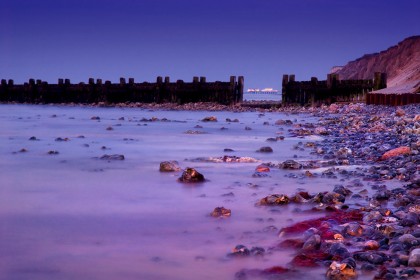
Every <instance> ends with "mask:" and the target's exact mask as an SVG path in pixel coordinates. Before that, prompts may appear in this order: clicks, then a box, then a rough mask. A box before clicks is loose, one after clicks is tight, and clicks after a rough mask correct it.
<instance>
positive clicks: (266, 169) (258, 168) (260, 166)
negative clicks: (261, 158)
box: [255, 164, 270, 172]
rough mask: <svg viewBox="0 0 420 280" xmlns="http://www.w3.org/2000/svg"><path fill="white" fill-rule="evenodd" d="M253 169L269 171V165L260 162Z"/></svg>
mask: <svg viewBox="0 0 420 280" xmlns="http://www.w3.org/2000/svg"><path fill="white" fill-rule="evenodd" d="M255 171H257V172H270V167H268V166H267V165H264V164H261V165H258V166H257V167H256V168H255Z"/></svg>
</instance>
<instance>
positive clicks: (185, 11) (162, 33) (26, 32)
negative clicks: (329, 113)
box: [0, 0, 420, 88]
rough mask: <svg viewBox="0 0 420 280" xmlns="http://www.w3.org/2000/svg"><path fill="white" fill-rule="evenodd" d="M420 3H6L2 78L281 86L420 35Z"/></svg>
mask: <svg viewBox="0 0 420 280" xmlns="http://www.w3.org/2000/svg"><path fill="white" fill-rule="evenodd" d="M419 11H420V1H419V0H399V1H395V0H352V1H350V0H196V1H193V0H114V1H111V0H101V1H100V0H36V1H35V0H1V1H0V78H2V79H14V80H15V83H23V82H25V81H28V80H29V78H35V79H42V80H45V81H48V82H50V83H57V79H58V78H69V79H71V81H72V82H82V81H83V82H87V81H88V78H90V77H92V78H102V79H104V80H111V81H112V82H117V81H118V80H119V78H120V77H126V78H129V77H133V78H135V81H136V82H143V81H150V82H152V81H155V80H156V77H157V76H170V77H171V81H175V80H177V79H183V80H184V81H192V77H193V76H205V77H207V80H208V81H215V80H221V81H227V80H229V76H231V75H236V76H238V75H243V76H245V88H253V87H259V88H263V87H274V88H280V87H281V78H282V75H283V74H286V73H294V74H295V75H296V79H297V80H308V79H310V77H311V76H316V77H318V78H320V79H325V78H326V74H327V73H328V71H329V70H330V68H331V67H332V66H334V65H344V64H345V63H347V62H348V61H350V60H354V59H356V58H358V57H360V56H362V55H363V54H366V53H373V52H378V51H381V50H384V49H387V48H388V47H390V46H392V45H395V44H396V43H398V42H399V41H401V40H403V39H404V38H406V37H409V36H413V35H419V34H420V17H419Z"/></svg>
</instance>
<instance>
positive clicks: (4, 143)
mask: <svg viewBox="0 0 420 280" xmlns="http://www.w3.org/2000/svg"><path fill="white" fill-rule="evenodd" d="M93 116H98V117H99V118H100V119H99V120H93V119H92V117H93ZM207 116H216V117H217V119H218V122H202V121H201V120H202V119H203V118H204V117H207ZM154 117H155V118H158V119H159V120H161V119H163V118H165V119H167V120H168V121H153V122H149V121H144V119H151V118H154ZM226 118H230V119H238V120H239V122H230V123H229V122H226V121H225V119H226ZM279 119H291V120H293V121H294V122H295V123H301V122H303V121H316V120H315V119H313V118H310V117H308V116H305V115H284V114H279V113H266V114H259V113H257V112H247V113H232V112H186V111H181V112H178V111H148V110H140V109H121V108H89V107H60V106H35V105H31V106H29V105H0V123H1V130H0V147H1V149H0V166H1V168H0V179H1V186H0V236H1V238H0V248H1V249H0V279H233V278H234V275H235V273H236V272H237V271H238V270H240V269H243V268H262V269H263V268H268V267H270V266H273V265H284V266H286V265H287V263H288V262H290V260H291V259H292V257H293V252H289V251H274V252H273V253H271V254H268V255H266V256H264V257H262V258H253V257H250V258H241V259H229V258H227V257H226V255H227V254H228V253H229V252H230V251H231V250H232V248H234V247H235V246H236V245H238V244H243V245H245V246H248V247H249V248H251V247H253V246H261V247H263V248H265V249H268V248H270V247H273V246H275V245H276V244H277V242H278V241H279V239H278V236H277V234H278V230H279V229H280V228H282V227H284V226H287V225H290V224H292V223H293V222H296V221H300V220H304V219H307V218H308V216H307V215H303V214H299V211H298V210H299V209H297V206H290V207H282V208H274V209H273V208H264V207H256V206H255V203H256V202H257V201H258V200H259V199H261V198H262V197H264V196H267V195H269V194H272V193H285V194H289V195H290V194H293V193H294V192H295V191H296V189H298V188H302V189H306V190H308V191H310V192H316V191H321V190H328V189H331V188H332V186H333V185H334V184H336V183H337V182H335V181H333V180H328V179H327V180H326V179H322V178H316V179H309V180H308V179H293V178H289V177H290V176H287V175H288V174H290V171H283V170H272V171H271V172H270V173H269V177H266V178H254V177H252V175H253V173H254V170H255V167H256V166H257V165H258V164H259V163H229V164H228V163H208V162H194V161H191V159H194V158H197V157H219V156H223V155H224V154H225V153H224V152H223V150H224V149H225V148H231V149H233V150H234V151H235V152H233V153H231V155H236V156H249V157H254V158H257V159H259V160H260V161H261V162H267V161H273V162H279V161H283V160H286V159H290V158H292V157H293V156H296V157H297V158H298V159H307V158H309V157H310V156H309V154H308V152H307V151H298V150H295V149H293V147H294V145H296V144H297V142H299V141H307V140H308V139H307V140H302V139H296V138H290V137H288V135H287V129H288V127H281V126H277V125H274V123H275V121H276V120H279ZM264 123H265V124H264ZM267 123H268V125H267ZM197 126H201V127H202V128H198V127H197ZM245 127H250V128H251V130H246V129H245ZM109 128H112V130H111V129H109ZM188 130H194V131H201V132H204V133H205V134H194V135H191V134H186V133H185V132H186V131H188ZM278 135H284V136H286V138H285V140H284V141H278V142H275V143H271V142H270V143H269V142H266V139H267V138H268V137H275V136H278ZM32 136H35V137H36V138H37V140H36V141H31V140H29V138H30V137H32ZM58 137H61V138H62V139H65V138H68V140H67V141H56V139H57V138H58ZM309 140H310V139H309ZM268 145H269V146H271V147H272V148H273V150H274V152H273V153H271V154H261V153H257V152H256V150H257V149H259V148H260V147H262V146H268ZM21 149H26V150H27V152H19V151H20V150H21ZM48 151H58V152H59V154H57V155H49V154H48ZM104 154H123V155H124V156H125V160H124V161H112V162H108V161H104V160H100V159H98V157H101V156H102V155H104ZM165 160H177V161H178V162H179V163H180V165H181V167H183V168H186V167H194V168H196V169H197V170H198V171H199V172H201V173H202V174H203V175H204V176H205V177H206V178H207V179H208V181H207V182H205V183H203V184H201V185H185V184H181V183H178V182H177V178H178V177H179V176H180V173H160V172H159V171H158V169H159V163H160V162H161V161H165ZM299 172H301V171H298V173H295V174H296V175H299ZM218 206H224V207H226V208H230V209H231V210H232V216H231V217H230V218H228V219H214V218H211V217H210V216H209V213H210V212H211V211H212V210H213V209H214V208H215V207H218ZM300 278H301V279H305V276H302V277H300ZM306 278H308V277H306ZM311 279H323V275H322V271H316V273H313V274H311Z"/></svg>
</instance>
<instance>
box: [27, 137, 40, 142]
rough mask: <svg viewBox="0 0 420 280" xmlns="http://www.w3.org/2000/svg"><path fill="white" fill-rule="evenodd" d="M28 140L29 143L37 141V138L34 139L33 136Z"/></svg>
mask: <svg viewBox="0 0 420 280" xmlns="http://www.w3.org/2000/svg"><path fill="white" fill-rule="evenodd" d="M29 140H30V141H38V140H39V139H38V138H36V137H35V136H31V137H30V138H29Z"/></svg>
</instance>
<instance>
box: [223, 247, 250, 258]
mask: <svg viewBox="0 0 420 280" xmlns="http://www.w3.org/2000/svg"><path fill="white" fill-rule="evenodd" d="M250 254H251V252H250V251H249V249H248V248H247V247H246V246H244V245H236V246H235V248H233V249H232V253H230V254H228V256H233V257H246V256H249V255H250Z"/></svg>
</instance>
